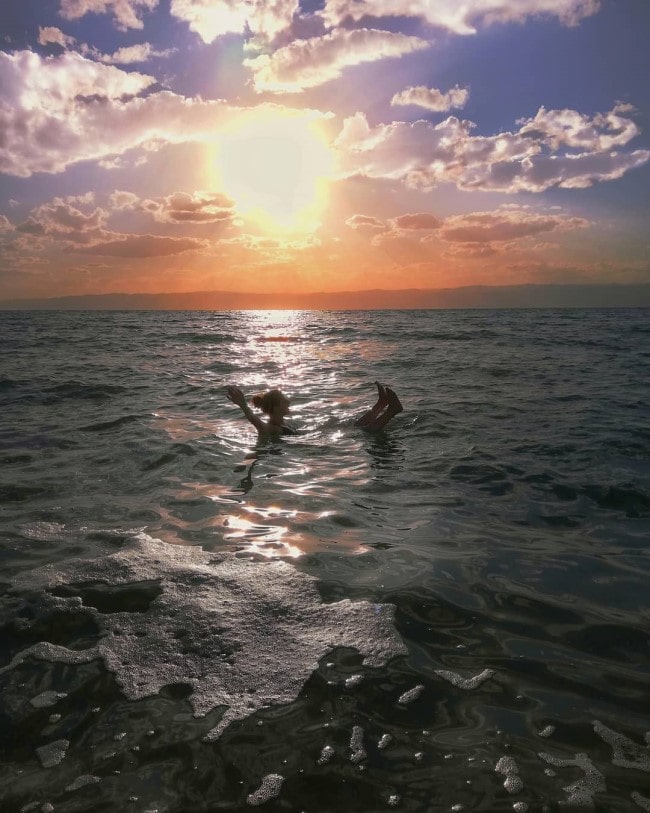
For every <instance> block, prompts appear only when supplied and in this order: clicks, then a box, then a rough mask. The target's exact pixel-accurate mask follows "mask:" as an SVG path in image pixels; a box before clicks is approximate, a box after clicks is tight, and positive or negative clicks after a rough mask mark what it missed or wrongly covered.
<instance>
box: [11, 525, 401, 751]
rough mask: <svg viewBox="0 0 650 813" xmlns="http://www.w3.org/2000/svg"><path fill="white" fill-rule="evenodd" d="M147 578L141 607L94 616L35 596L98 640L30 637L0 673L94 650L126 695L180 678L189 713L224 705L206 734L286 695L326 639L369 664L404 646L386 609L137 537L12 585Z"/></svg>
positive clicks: (249, 564) (255, 564)
mask: <svg viewBox="0 0 650 813" xmlns="http://www.w3.org/2000/svg"><path fill="white" fill-rule="evenodd" d="M151 581H155V582H157V583H158V584H159V586H160V589H161V592H160V594H159V595H158V596H157V597H156V598H155V599H153V600H152V601H151V604H150V605H149V607H148V609H146V611H145V612H112V613H106V614H104V613H101V612H99V611H98V610H96V609H94V608H93V607H85V606H83V607H82V604H81V601H80V599H79V597H77V596H74V595H73V596H71V597H69V598H60V597H54V596H49V597H48V594H47V592H44V599H43V600H44V601H50V603H51V605H52V607H53V608H54V607H56V608H58V609H66V608H67V609H69V610H71V611H76V612H78V611H80V610H82V609H83V611H84V612H86V613H88V614H89V615H91V616H92V617H93V618H94V620H95V622H96V623H97V625H98V627H99V628H100V634H101V636H102V637H100V638H99V640H98V642H97V644H95V645H94V646H92V647H90V648H89V649H84V650H80V651H77V650H71V649H67V648H66V647H63V646H58V645H55V644H51V643H49V642H40V643H37V644H35V645H34V646H31V647H29V648H28V649H25V650H23V651H22V652H20V653H19V654H18V655H17V656H16V657H15V658H14V660H13V661H12V662H11V663H10V664H9V665H8V666H6V667H4V668H3V669H2V670H0V673H1V672H4V671H6V670H9V669H13V668H14V667H15V666H16V665H17V664H18V663H20V662H22V661H23V660H24V659H25V658H27V657H33V658H39V659H41V660H49V661H55V662H64V663H69V664H78V663H88V662H90V661H92V660H94V659H96V658H102V659H103V661H104V663H105V664H106V666H107V668H108V669H109V670H110V671H111V672H113V673H114V675H115V679H116V681H117V682H118V684H119V685H120V687H121V688H122V690H123V692H124V694H125V695H126V696H127V697H129V698H131V699H133V700H136V699H140V698H143V697H148V696H151V695H155V694H157V693H158V692H159V691H160V689H161V688H162V687H163V686H166V685H169V684H174V683H185V684H188V685H189V686H190V687H191V688H192V694H191V695H190V696H189V698H188V699H189V702H190V703H191V705H192V707H193V710H194V713H195V714H196V716H204V715H205V714H207V713H208V712H209V711H211V710H212V709H215V708H218V707H223V708H225V711H224V714H223V716H222V718H221V720H220V721H219V723H218V724H217V725H216V726H215V727H214V728H213V729H212V730H211V731H210V732H209V733H208V735H207V737H206V739H216V738H217V737H219V736H220V734H221V733H222V732H223V731H224V729H225V728H226V727H227V726H228V725H229V724H230V723H231V722H232V721H233V720H239V719H243V718H245V717H248V716H249V715H251V714H253V713H254V712H255V711H257V710H258V709H261V708H267V707H269V706H273V705H278V704H284V703H289V702H291V701H292V700H295V699H296V697H297V696H298V695H299V693H300V691H301V689H302V687H303V686H304V684H305V682H306V681H307V679H308V678H309V677H310V675H311V674H312V673H313V672H314V671H315V669H316V668H317V666H318V662H319V660H320V659H321V658H322V657H323V656H324V655H326V654H327V653H328V652H331V651H333V650H334V649H336V648H337V647H350V648H353V649H356V650H357V651H358V652H359V653H360V654H361V655H363V656H364V659H363V664H364V665H367V666H371V667H377V666H383V665H384V664H385V663H387V662H388V661H389V660H390V659H391V658H393V657H395V656H397V655H402V654H406V652H407V649H406V647H405V645H404V643H403V642H402V640H401V638H400V637H399V635H398V633H397V631H396V630H395V628H394V625H393V615H394V607H393V606H392V605H387V604H371V603H370V602H367V601H355V602H353V601H350V600H349V599H344V600H343V601H339V602H336V603H333V604H323V603H322V601H321V599H320V596H319V594H318V591H317V589H316V579H315V578H314V577H312V576H309V575H307V574H305V573H301V572H300V571H299V570H296V568H295V567H294V566H293V565H290V564H287V563H286V562H283V561H264V562H259V561H252V560H250V559H243V558H240V557H237V556H236V555H235V554H233V553H218V554H213V553H208V552H206V551H204V550H203V549H202V548H199V547H182V546H175V545H169V544H166V543H164V542H162V541H161V540H159V539H153V538H152V537H150V536H148V535H147V534H144V533H139V534H137V536H135V537H134V538H133V539H132V540H131V543H130V544H129V545H127V546H126V547H125V548H124V549H122V550H120V551H118V552H116V553H113V554H110V555H105V556H101V557H99V558H96V559H73V560H69V561H67V562H65V563H62V564H61V565H59V566H57V568H54V567H53V566H46V567H43V568H40V569H37V570H34V571H32V572H30V573H24V574H21V575H20V576H19V577H17V578H16V580H15V582H14V589H16V588H18V589H27V590H34V589H38V590H40V591H47V590H48V588H49V589H52V588H55V587H57V586H58V585H65V586H66V587H67V588H68V589H69V588H70V587H71V586H72V587H74V585H75V584H81V583H88V582H101V583H104V584H107V585H111V586H113V585H115V586H118V585H125V584H131V583H138V582H151Z"/></svg>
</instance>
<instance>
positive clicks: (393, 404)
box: [385, 387, 404, 415]
mask: <svg viewBox="0 0 650 813" xmlns="http://www.w3.org/2000/svg"><path fill="white" fill-rule="evenodd" d="M385 390H386V399H387V402H388V411H389V412H390V413H391V414H392V415H397V414H398V413H400V412H404V407H403V406H402V404H401V402H400V400H399V398H398V397H397V394H396V393H395V391H394V390H392V389H391V388H390V387H386V388H385Z"/></svg>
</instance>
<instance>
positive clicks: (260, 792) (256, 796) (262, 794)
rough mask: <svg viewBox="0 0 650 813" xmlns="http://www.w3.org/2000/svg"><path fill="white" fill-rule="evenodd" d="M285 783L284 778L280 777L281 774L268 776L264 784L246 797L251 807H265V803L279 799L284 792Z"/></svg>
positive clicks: (264, 778) (263, 781)
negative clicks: (281, 792)
mask: <svg viewBox="0 0 650 813" xmlns="http://www.w3.org/2000/svg"><path fill="white" fill-rule="evenodd" d="M283 782H284V777H283V776H280V774H279V773H270V774H267V775H266V776H265V777H263V778H262V784H261V785H260V786H259V788H258V789H257V790H256V791H253V793H249V795H248V796H247V797H246V801H247V802H248V804H249V805H252V806H253V807H257V806H258V805H263V804H264V803H265V802H268V801H269V799H277V797H278V796H279V795H280V791H281V790H282V783H283Z"/></svg>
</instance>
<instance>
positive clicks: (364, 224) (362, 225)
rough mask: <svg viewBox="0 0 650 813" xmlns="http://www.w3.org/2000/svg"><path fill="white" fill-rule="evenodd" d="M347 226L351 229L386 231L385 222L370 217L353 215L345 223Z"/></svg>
mask: <svg viewBox="0 0 650 813" xmlns="http://www.w3.org/2000/svg"><path fill="white" fill-rule="evenodd" d="M345 225H346V226H349V227H350V228H351V229H355V230H359V229H372V230H373V231H374V230H375V229H385V228H386V224H385V223H384V221H383V220H378V219H377V218H376V217H371V216H370V215H352V217H349V218H348V219H347V220H346V221H345Z"/></svg>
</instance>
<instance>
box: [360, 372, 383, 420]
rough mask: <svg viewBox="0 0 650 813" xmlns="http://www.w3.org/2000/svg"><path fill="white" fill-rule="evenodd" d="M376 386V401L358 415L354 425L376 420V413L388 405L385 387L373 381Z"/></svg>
mask: <svg viewBox="0 0 650 813" xmlns="http://www.w3.org/2000/svg"><path fill="white" fill-rule="evenodd" d="M375 385H376V387H377V403H376V404H375V405H374V406H373V407H372V409H369V410H368V411H367V412H364V413H363V415H361V416H360V417H358V418H357V419H356V421H355V422H354V425H355V426H367V425H368V424H369V423H371V422H372V421H374V420H376V418H377V417H378V415H379V414H380V413H381V412H382V411H383V410H384V409H385V408H386V407H387V406H388V396H387V395H386V388H385V387H384V386H383V384H380V383H379V381H375Z"/></svg>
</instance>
